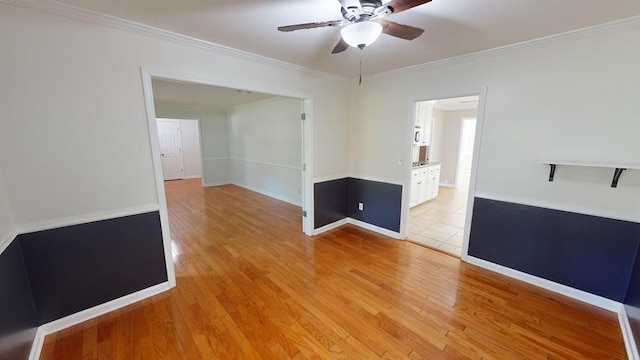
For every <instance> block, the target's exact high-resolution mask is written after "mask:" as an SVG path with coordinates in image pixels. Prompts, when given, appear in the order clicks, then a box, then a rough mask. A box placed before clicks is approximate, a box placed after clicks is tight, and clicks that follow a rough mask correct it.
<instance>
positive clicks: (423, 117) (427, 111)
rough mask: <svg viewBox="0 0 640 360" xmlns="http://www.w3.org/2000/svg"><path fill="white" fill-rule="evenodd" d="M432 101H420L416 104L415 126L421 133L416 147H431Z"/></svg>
mask: <svg viewBox="0 0 640 360" xmlns="http://www.w3.org/2000/svg"><path fill="white" fill-rule="evenodd" d="M434 103H435V102H434V101H420V102H417V103H416V118H415V126H416V127H418V128H419V129H420V131H421V132H422V136H421V140H420V143H419V144H418V145H420V146H431V136H432V130H433V104H434Z"/></svg>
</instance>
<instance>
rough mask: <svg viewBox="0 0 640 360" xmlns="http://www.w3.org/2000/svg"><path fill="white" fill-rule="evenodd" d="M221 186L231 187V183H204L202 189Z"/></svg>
mask: <svg viewBox="0 0 640 360" xmlns="http://www.w3.org/2000/svg"><path fill="white" fill-rule="evenodd" d="M222 185H231V182H229V181H219V182H212V183H205V184H204V185H203V186H204V187H214V186H222Z"/></svg>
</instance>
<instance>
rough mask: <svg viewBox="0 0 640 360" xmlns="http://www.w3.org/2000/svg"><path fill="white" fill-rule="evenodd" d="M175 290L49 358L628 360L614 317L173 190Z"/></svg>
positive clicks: (282, 217)
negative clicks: (309, 232) (313, 233)
mask: <svg viewBox="0 0 640 360" xmlns="http://www.w3.org/2000/svg"><path fill="white" fill-rule="evenodd" d="M166 188H167V199H168V206H169V212H170V215H169V217H170V222H171V231H172V238H173V239H175V243H174V249H173V250H174V262H175V269H176V274H177V283H178V285H177V287H176V288H174V289H172V290H171V291H169V292H166V293H163V294H160V295H157V296H154V297H152V298H150V299H147V300H144V301H142V302H140V303H137V304H134V305H131V306H128V307H126V308H123V309H120V310H117V311H114V312H112V313H109V314H106V315H104V316H100V317H98V318H96V319H94V320H91V321H87V322H86V323H83V324H80V325H77V326H74V327H72V328H69V329H67V330H64V331H61V332H59V333H56V334H52V335H49V336H47V338H46V339H45V345H44V349H43V352H42V356H41V359H46V360H49V359H65V360H66V359H501V360H502V359H624V358H626V356H625V352H624V346H623V342H622V338H621V334H620V330H619V328H618V322H617V317H616V315H615V314H614V313H610V312H606V311H603V310H600V309H597V308H594V307H591V306H588V305H585V304H582V303H579V302H576V301H573V300H570V299H567V298H564V297H562V296H558V295H555V294H553V293H550V292H548V291H545V290H541V289H538V288H535V287H533V286H530V285H527V284H524V283H521V282H518V281H515V280H513V279H510V278H507V277H504V276H500V275H497V274H494V273H492V272H489V271H485V270H483V269H480V268H477V267H475V266H472V265H468V264H466V263H463V262H461V261H460V260H459V259H456V258H454V257H452V256H449V255H446V254H443V253H441V252H438V251H434V250H431V249H428V248H425V247H422V246H419V245H416V244H413V243H410V242H406V241H397V240H392V239H388V238H385V237H383V236H380V235H376V234H375V233H372V232H369V231H365V230H362V229H359V228H357V227H354V226H350V225H348V226H344V227H341V228H339V229H335V230H332V231H329V232H327V233H324V234H323V235H319V236H316V237H307V236H305V235H303V234H302V232H301V220H300V208H298V207H295V206H292V205H289V204H286V203H283V202H280V201H277V200H274V199H271V198H268V197H265V196H262V195H259V194H256V193H253V192H250V191H247V190H244V189H241V188H238V187H235V186H221V187H216V188H207V189H202V188H200V186H199V180H186V181H173V182H168V183H167V184H166Z"/></svg>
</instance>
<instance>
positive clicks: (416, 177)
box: [409, 164, 440, 207]
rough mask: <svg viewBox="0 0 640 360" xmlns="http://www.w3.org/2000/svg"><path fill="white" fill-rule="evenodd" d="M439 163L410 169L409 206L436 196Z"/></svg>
mask: <svg viewBox="0 0 640 360" xmlns="http://www.w3.org/2000/svg"><path fill="white" fill-rule="evenodd" d="M439 185H440V164H433V165H426V166H422V167H418V168H414V169H413V170H411V189H410V196H409V206H410V207H413V206H416V205H418V204H422V203H423V202H425V201H429V200H431V199H433V198H435V197H436V196H438V187H439Z"/></svg>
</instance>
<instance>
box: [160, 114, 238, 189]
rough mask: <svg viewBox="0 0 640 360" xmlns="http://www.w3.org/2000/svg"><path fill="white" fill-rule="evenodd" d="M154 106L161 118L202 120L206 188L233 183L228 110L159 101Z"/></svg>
mask: <svg viewBox="0 0 640 360" xmlns="http://www.w3.org/2000/svg"><path fill="white" fill-rule="evenodd" d="M155 107H156V116H158V117H170V118H183V119H184V118H192V119H193V118H197V119H199V120H200V131H201V137H202V154H203V155H202V156H203V159H204V161H203V162H204V172H203V173H204V179H203V180H204V184H205V186H214V185H221V184H230V183H231V164H230V160H229V126H228V121H227V110H226V109H214V108H208V107H203V106H195V105H186V104H172V103H165V102H156V103H155ZM198 151H200V150H198Z"/></svg>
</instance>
